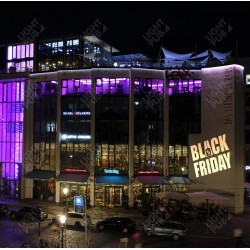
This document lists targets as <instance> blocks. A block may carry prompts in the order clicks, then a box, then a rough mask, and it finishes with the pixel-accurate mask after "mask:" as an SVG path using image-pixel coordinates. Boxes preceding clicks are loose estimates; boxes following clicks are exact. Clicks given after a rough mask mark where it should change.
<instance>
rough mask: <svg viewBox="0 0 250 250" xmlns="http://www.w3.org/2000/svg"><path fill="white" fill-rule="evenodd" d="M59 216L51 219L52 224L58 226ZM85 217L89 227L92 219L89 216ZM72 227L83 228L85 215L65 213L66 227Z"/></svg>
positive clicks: (73, 212)
mask: <svg viewBox="0 0 250 250" xmlns="http://www.w3.org/2000/svg"><path fill="white" fill-rule="evenodd" d="M60 216H61V214H60V215H57V216H56V217H53V218H51V222H52V223H56V224H59V225H60ZM86 217H87V221H86V223H87V226H90V225H91V223H92V219H91V217H90V216H89V215H87V216H86ZM67 225H72V226H75V227H77V228H80V227H85V215H84V214H82V213H77V212H75V211H71V212H67V214H66V226H67Z"/></svg>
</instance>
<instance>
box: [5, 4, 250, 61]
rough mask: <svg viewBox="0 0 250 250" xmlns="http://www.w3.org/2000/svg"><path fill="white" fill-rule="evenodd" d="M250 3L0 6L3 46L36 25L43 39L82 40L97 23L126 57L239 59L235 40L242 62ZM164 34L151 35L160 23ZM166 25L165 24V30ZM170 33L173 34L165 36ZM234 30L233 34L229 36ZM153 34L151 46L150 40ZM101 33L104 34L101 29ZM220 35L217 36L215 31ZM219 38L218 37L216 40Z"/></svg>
mask: <svg viewBox="0 0 250 250" xmlns="http://www.w3.org/2000/svg"><path fill="white" fill-rule="evenodd" d="M249 7H250V2H239V1H235V2H215V1H210V2H204V1H201V2H197V1H194V2H188V1H184V2H181V1H176V2H161V1H160V2H155V1H154V2H153V1H152V2H132V1H131V2H113V1H110V2H96V1H93V2H80V1H79V2H78V1H76V2H60V1H55V2H50V1H48V2H30V1H27V2H0V10H1V15H0V27H1V36H0V44H4V43H8V42H20V39H19V38H18V35H20V33H21V32H22V31H23V30H24V29H25V27H27V25H28V24H29V23H30V22H31V21H32V20H33V19H34V18H36V20H37V21H38V22H39V24H41V25H43V26H44V28H45V30H44V31H43V32H42V33H41V34H40V35H39V38H47V37H52V36H62V35H68V34H79V33H82V32H84V31H86V29H87V28H88V27H90V25H91V24H93V22H95V21H96V20H98V21H100V23H101V24H102V25H104V26H105V27H106V28H107V30H106V31H105V32H102V34H101V36H100V38H101V39H103V40H105V41H106V42H108V43H109V44H111V45H113V46H114V47H116V48H117V49H119V50H120V51H121V52H122V53H136V52H137V53H143V54H145V55H146V56H148V57H151V58H157V57H158V54H159V50H160V47H161V46H163V47H165V48H166V49H168V50H171V51H174V52H176V53H188V52H193V51H194V50H195V48H196V44H197V49H198V52H202V51H204V50H206V49H209V48H211V49H214V50H217V51H219V52H226V51H229V50H232V51H233V55H234V54H235V48H236V40H238V53H239V56H240V57H246V56H250V49H248V48H249V47H250V42H249V39H248V33H249V30H250V16H249V9H250V8H249ZM157 21H158V22H159V24H160V25H159V26H160V27H159V29H158V31H157V29H152V27H153V25H154V24H155V23H156V22H157ZM162 23H163V24H162ZM219 23H221V24H223V27H222V26H221V28H220V32H221V31H222V32H224V36H225V37H223V39H222V40H221V41H218V42H216V44H215V46H214V45H212V44H211V43H210V42H209V41H208V39H207V38H206V35H207V37H210V36H209V34H208V33H209V32H210V30H211V29H212V28H215V27H216V25H217V26H218V24H219ZM166 27H169V30H168V31H166V29H167V28H166ZM228 27H229V30H230V31H229V32H228ZM150 28H151V33H154V35H151V36H150V39H156V36H157V35H156V34H155V32H158V33H161V35H160V39H159V41H155V42H153V44H152V45H150V44H149V42H148V41H147V40H146V39H145V37H147V35H146V33H147V31H148V30H149V29H150ZM97 29H101V28H97ZM214 31H215V30H214ZM216 36H217V38H218V39H219V37H218V34H217V35H214V36H213V39H215V37H216Z"/></svg>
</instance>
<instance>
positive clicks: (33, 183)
mask: <svg viewBox="0 0 250 250" xmlns="http://www.w3.org/2000/svg"><path fill="white" fill-rule="evenodd" d="M92 42H93V41H92V40H91V39H89V40H88V41H87V40H86V41H85V42H84V43H82V42H81V39H80V38H77V37H74V38H72V39H71V38H70V39H68V38H67V39H66V38H65V39H57V40H53V41H40V42H37V43H35V45H32V44H31V45H26V46H25V47H23V46H21V47H18V46H19V45H17V46H16V47H15V45H11V46H9V47H8V51H9V53H12V56H8V60H7V64H6V65H7V69H8V72H9V74H8V75H3V76H1V78H0V105H1V106H0V108H1V109H0V112H1V113H0V115H1V121H0V126H1V127H0V130H1V134H0V143H1V144H0V146H1V148H2V149H1V151H0V162H1V163H2V164H1V165H2V187H5V186H6V187H7V189H6V190H3V188H2V190H1V194H2V195H4V196H7V197H13V198H34V199H43V200H50V201H52V202H63V201H64V200H65V199H66V200H67V201H69V202H70V201H72V198H73V197H74V195H84V196H85V197H86V198H87V200H88V202H90V205H92V206H107V207H122V206H129V207H133V206H134V205H135V204H137V202H138V200H139V201H140V200H141V199H142V194H146V195H148V196H149V197H150V198H152V196H153V194H154V193H155V192H158V191H164V190H165V191H168V190H170V191H180V192H188V191H189V190H192V185H194V184H193V183H191V182H190V180H189V178H188V177H190V174H191V176H192V168H193V165H192V164H191V162H190V156H189V155H190V150H189V146H190V136H189V135H190V134H196V135H198V134H201V133H202V126H203V127H204V124H203V123H202V122H201V121H202V115H204V113H203V111H202V98H206V97H204V96H203V97H202V89H203V75H202V70H198V69H195V70H194V69H193V70H192V69H164V68H161V69H154V68H139V67H135V68H133V67H126V68H125V67H124V68H122V67H117V68H116V67H110V68H105V67H93V66H100V65H102V62H103V61H105V62H106V65H112V58H111V52H110V51H112V49H111V48H110V51H109V50H105V51H104V50H103V49H102V48H101V47H100V46H98V45H94V44H93V43H92ZM32 46H33V48H34V52H32V53H31V52H30V51H29V52H26V51H28V49H30V48H32ZM17 48H19V49H21V51H22V50H23V49H25V50H24V51H25V56H26V55H27V56H26V57H25V58H18V60H17V58H14V56H13V55H14V53H17ZM14 51H16V52H14ZM18 53H19V52H18ZM20 53H21V55H22V53H24V52H20ZM26 53H27V54H26ZM78 53H79V54H78ZM81 53H82V54H83V55H84V57H82V56H79V55H82V54H81ZM8 55H9V54H8ZM34 55H36V56H35V58H36V60H34V58H33V56H34ZM20 60H24V61H25V63H22V62H19V61H20ZM31 60H34V61H32V64H31V63H30V61H31ZM17 63H20V65H22V66H24V67H25V68H26V67H27V66H31V65H32V67H33V68H32V70H24V71H25V72H24V71H23V70H17V68H18V67H19V66H18V65H19V64H17ZM99 64H100V65H99ZM86 66H88V67H89V68H86ZM12 67H14V68H15V70H14V71H12V70H13V68H12ZM83 67H85V68H84V69H80V68H83ZM21 68H22V67H21ZM31 71H33V72H31ZM211 74H212V73H211ZM23 142H25V144H23ZM192 177H193V176H192ZM191 179H193V178H191ZM192 181H193V180H192ZM194 186H195V185H194ZM64 187H68V188H69V194H68V195H67V197H65V196H64V195H63V192H62V190H63V188H64Z"/></svg>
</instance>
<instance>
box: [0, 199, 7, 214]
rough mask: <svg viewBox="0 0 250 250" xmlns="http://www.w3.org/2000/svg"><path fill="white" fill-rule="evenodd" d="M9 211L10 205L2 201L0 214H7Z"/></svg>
mask: <svg viewBox="0 0 250 250" xmlns="http://www.w3.org/2000/svg"><path fill="white" fill-rule="evenodd" d="M8 212H9V208H8V205H7V204H6V203H4V202H1V203H0V215H6V214H7V213H8Z"/></svg>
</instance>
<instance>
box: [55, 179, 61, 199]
mask: <svg viewBox="0 0 250 250" xmlns="http://www.w3.org/2000/svg"><path fill="white" fill-rule="evenodd" d="M60 187H61V183H60V182H59V181H56V203H60V198H61V197H60V196H61V191H60V190H61V188H60Z"/></svg>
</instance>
